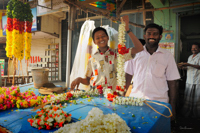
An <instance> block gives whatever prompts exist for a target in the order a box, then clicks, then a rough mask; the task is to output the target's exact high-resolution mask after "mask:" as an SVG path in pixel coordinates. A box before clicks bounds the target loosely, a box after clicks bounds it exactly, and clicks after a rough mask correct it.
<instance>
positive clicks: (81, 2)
mask: <svg viewBox="0 0 200 133" xmlns="http://www.w3.org/2000/svg"><path fill="white" fill-rule="evenodd" d="M97 1H99V0H86V1H79V2H78V3H80V4H83V5H86V4H89V3H93V2H97Z"/></svg>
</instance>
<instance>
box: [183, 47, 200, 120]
mask: <svg viewBox="0 0 200 133" xmlns="http://www.w3.org/2000/svg"><path fill="white" fill-rule="evenodd" d="M191 51H192V55H190V56H189V58H188V61H187V63H186V62H185V63H184V62H183V63H179V68H181V69H187V79H186V86H185V93H184V104H183V109H182V114H183V115H184V116H185V117H197V118H200V53H199V52H200V46H199V45H198V44H192V48H191Z"/></svg>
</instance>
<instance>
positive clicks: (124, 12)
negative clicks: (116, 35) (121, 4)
mask: <svg viewBox="0 0 200 133" xmlns="http://www.w3.org/2000/svg"><path fill="white" fill-rule="evenodd" d="M199 4H200V2H194V3H189V4H183V5H178V6H170V7H163V8H154V9H136V10H124V11H122V13H121V15H124V14H130V13H136V12H143V11H146V12H149V11H159V10H166V9H173V8H181V7H186V6H194V5H199Z"/></svg>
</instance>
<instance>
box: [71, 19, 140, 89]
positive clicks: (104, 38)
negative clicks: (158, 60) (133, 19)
mask: <svg viewBox="0 0 200 133" xmlns="http://www.w3.org/2000/svg"><path fill="white" fill-rule="evenodd" d="M122 19H123V21H124V22H125V24H126V26H125V30H126V31H128V35H129V37H130V38H131V40H132V42H133V44H134V45H135V47H133V48H129V49H127V52H126V53H125V54H124V56H125V60H128V59H132V58H133V57H134V56H135V54H136V53H138V52H140V51H142V50H143V46H142V44H141V42H140V41H139V40H138V39H137V37H136V36H135V35H134V34H133V33H132V32H131V31H130V30H129V17H128V16H123V18H122ZM92 38H93V41H94V43H95V44H96V45H98V47H99V48H98V50H97V51H96V52H95V53H94V54H93V55H92V56H91V58H90V59H89V61H88V64H87V69H86V74H85V78H82V77H78V78H76V79H75V80H74V81H72V83H71V89H70V90H74V88H75V87H77V88H78V86H79V84H80V83H82V84H84V85H90V88H93V89H96V88H97V89H98V88H102V87H104V86H105V87H107V88H111V89H112V90H115V89H116V83H117V79H116V66H117V52H118V51H117V49H111V48H109V47H108V40H109V37H108V34H107V32H106V30H105V29H104V28H102V27H97V28H95V29H94V31H93V33H92ZM99 90H100V89H99Z"/></svg>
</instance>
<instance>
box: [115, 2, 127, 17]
mask: <svg viewBox="0 0 200 133" xmlns="http://www.w3.org/2000/svg"><path fill="white" fill-rule="evenodd" d="M125 3H126V0H123V1H122V2H121V3H120V5H119V7H117V11H116V14H120V12H121V10H122V7H123V6H124V4H125Z"/></svg>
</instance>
